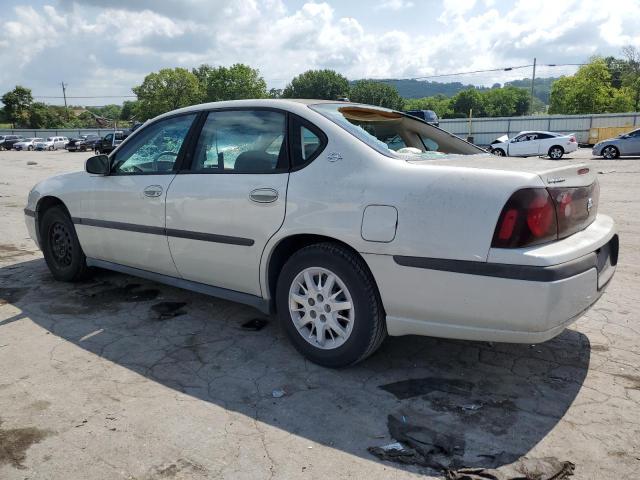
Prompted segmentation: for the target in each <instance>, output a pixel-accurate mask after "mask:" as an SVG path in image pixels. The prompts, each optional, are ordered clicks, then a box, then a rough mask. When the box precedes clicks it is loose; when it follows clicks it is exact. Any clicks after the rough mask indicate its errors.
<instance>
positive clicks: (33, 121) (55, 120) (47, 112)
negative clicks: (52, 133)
mask: <svg viewBox="0 0 640 480" xmlns="http://www.w3.org/2000/svg"><path fill="white" fill-rule="evenodd" d="M63 121H64V120H63V119H62V118H61V117H60V116H58V114H57V112H56V111H55V110H54V109H53V108H51V107H49V106H48V105H45V104H44V103H42V102H34V103H32V104H31V105H29V121H28V125H27V126H28V127H29V128H58V127H60V126H61V125H62V123H63Z"/></svg>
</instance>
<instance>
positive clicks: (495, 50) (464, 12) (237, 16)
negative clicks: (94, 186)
mask: <svg viewBox="0 0 640 480" xmlns="http://www.w3.org/2000/svg"><path fill="white" fill-rule="evenodd" d="M605 5H606V7H605ZM0 7H1V11H2V17H3V27H2V28H0V93H3V92H6V91H8V90H10V89H12V88H13V87H14V86H15V85H16V84H19V85H23V86H26V87H28V88H31V89H32V91H33V95H34V97H37V98H36V99H37V100H41V101H46V102H47V103H54V104H60V103H62V99H58V98H45V97H50V96H53V97H55V96H61V95H62V90H61V86H60V82H62V81H64V82H65V84H66V85H67V95H68V96H69V97H71V98H70V100H69V101H70V103H71V104H76V105H77V104H82V105H104V104H108V103H120V102H122V101H123V100H125V99H126V97H125V96H126V95H132V92H131V87H133V86H135V85H139V84H140V83H141V82H142V80H143V79H144V77H145V75H146V74H148V73H150V72H153V71H157V70H159V69H160V68H165V67H178V66H179V67H186V68H192V67H196V66H198V65H200V64H202V63H208V64H210V65H214V66H219V65H231V64H233V63H246V64H249V65H251V66H252V67H254V68H258V69H259V70H260V73H261V74H262V75H263V77H264V78H265V80H266V82H267V84H268V86H269V87H270V88H271V87H274V88H282V87H284V86H285V85H286V84H287V83H288V82H289V81H290V80H291V78H292V77H293V76H295V75H296V74H299V73H301V72H303V71H305V70H308V69H318V68H331V69H334V70H337V71H338V72H340V73H342V74H343V75H345V76H346V77H347V78H349V79H359V78H414V77H421V76H429V75H440V74H449V73H457V72H469V71H474V70H484V69H492V68H503V67H512V66H520V65H529V64H531V63H532V61H533V58H534V57H536V58H537V62H538V65H539V67H538V69H537V72H536V76H538V77H547V76H559V75H561V74H571V73H573V72H574V71H575V69H576V67H571V66H568V67H547V66H544V65H546V64H551V63H554V64H559V63H582V62H585V61H586V60H588V58H589V57H591V56H592V55H596V54H599V55H619V54H620V49H621V47H623V46H624V45H635V46H636V47H639V48H640V0H607V2H602V1H601V0H575V1H574V0H512V1H508V0H342V1H337V0H326V1H320V0H316V1H308V0H263V1H258V0H236V1H225V0H180V1H179V0H173V1H172V0H135V1H132V0H34V1H31V2H24V1H23V2H20V1H16V0H0ZM530 75H531V69H530V68H529V67H527V68H523V69H516V70H512V71H507V72H505V71H499V72H492V73H483V74H468V75H463V76H451V77H441V78H438V79H437V80H438V81H443V82H446V81H461V82H463V83H472V84H477V85H491V84H493V83H495V82H498V83H504V82H505V81H509V80H513V79H516V78H524V77H530ZM81 96H95V97H99V98H91V99H81V98H74V97H81ZM108 96H114V98H108Z"/></svg>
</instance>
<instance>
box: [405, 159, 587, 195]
mask: <svg viewBox="0 0 640 480" xmlns="http://www.w3.org/2000/svg"><path fill="white" fill-rule="evenodd" d="M406 160H407V161H408V162H409V163H412V164H416V165H425V166H427V165H440V166H449V167H461V168H478V169H484V170H501V171H506V172H522V173H532V174H535V175H537V176H538V177H540V179H541V180H542V181H543V182H544V184H545V186H547V187H585V186H588V185H591V184H592V183H593V182H595V180H596V172H595V171H594V170H593V169H592V168H590V167H589V165H587V164H585V163H573V162H567V161H563V160H543V159H540V158H537V157H536V158H532V157H530V158H511V157H498V156H495V155H490V154H479V155H446V156H444V155H443V156H442V157H437V158H433V159H422V158H420V155H415V156H411V157H410V158H407V159H406Z"/></svg>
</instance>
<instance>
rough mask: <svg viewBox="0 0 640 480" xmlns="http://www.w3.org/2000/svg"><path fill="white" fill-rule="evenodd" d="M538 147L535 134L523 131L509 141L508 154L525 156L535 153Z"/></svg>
mask: <svg viewBox="0 0 640 480" xmlns="http://www.w3.org/2000/svg"><path fill="white" fill-rule="evenodd" d="M538 148H539V147H538V140H537V135H536V134H533V133H525V134H522V135H518V136H517V137H516V138H514V139H513V140H512V141H511V142H510V143H509V156H512V157H525V156H528V155H537V154H538Z"/></svg>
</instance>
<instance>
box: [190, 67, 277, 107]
mask: <svg viewBox="0 0 640 480" xmlns="http://www.w3.org/2000/svg"><path fill="white" fill-rule="evenodd" d="M193 74H194V75H195V76H196V77H197V78H198V82H199V83H200V88H201V90H202V92H203V100H204V101H205V102H218V101H222V100H239V99H244V98H266V97H267V84H266V83H265V81H264V79H263V78H262V77H261V76H260V71H259V70H257V69H255V68H251V67H250V66H248V65H244V64H242V63H236V64H235V65H231V66H230V67H212V66H211V65H207V64H203V65H200V66H199V67H198V68H194V69H193Z"/></svg>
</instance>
